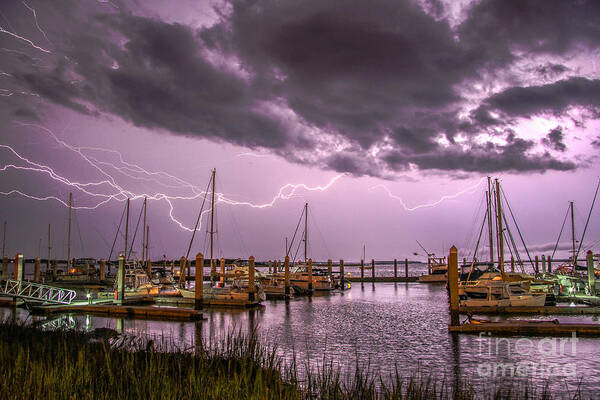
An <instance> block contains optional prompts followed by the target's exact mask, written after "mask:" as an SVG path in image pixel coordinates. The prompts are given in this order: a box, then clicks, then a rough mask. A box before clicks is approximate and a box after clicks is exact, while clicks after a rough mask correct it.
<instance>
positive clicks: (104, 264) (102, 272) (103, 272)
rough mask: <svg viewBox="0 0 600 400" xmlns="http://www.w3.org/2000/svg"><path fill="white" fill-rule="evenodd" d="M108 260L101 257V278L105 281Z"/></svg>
mask: <svg viewBox="0 0 600 400" xmlns="http://www.w3.org/2000/svg"><path fill="white" fill-rule="evenodd" d="M105 271H106V261H105V260H104V258H101V259H100V280H101V281H103V280H104V279H106V272H105Z"/></svg>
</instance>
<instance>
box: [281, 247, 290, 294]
mask: <svg viewBox="0 0 600 400" xmlns="http://www.w3.org/2000/svg"><path fill="white" fill-rule="evenodd" d="M283 267H284V285H285V296H286V298H287V297H288V296H289V295H290V258H289V257H288V256H285V262H284V264H283Z"/></svg>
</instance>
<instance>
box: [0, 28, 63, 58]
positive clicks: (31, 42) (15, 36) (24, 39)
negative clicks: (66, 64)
mask: <svg viewBox="0 0 600 400" xmlns="http://www.w3.org/2000/svg"><path fill="white" fill-rule="evenodd" d="M0 33H6V34H7V35H10V36H12V37H14V38H15V39H19V40H22V41H24V42H26V43H28V44H29V45H30V46H31V47H33V48H34V49H36V50H39V51H42V52H44V53H46V54H52V52H51V51H50V50H48V49H44V48H43V47H40V46H38V45H37V44H35V43H33V41H32V40H30V39H27V38H25V37H23V36H20V35H17V34H16V33H13V32H11V31H7V30H6V29H4V28H3V27H2V26H0Z"/></svg>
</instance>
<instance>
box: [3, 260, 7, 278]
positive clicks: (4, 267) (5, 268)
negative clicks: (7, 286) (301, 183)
mask: <svg viewBox="0 0 600 400" xmlns="http://www.w3.org/2000/svg"><path fill="white" fill-rule="evenodd" d="M7 276H8V257H7V256H6V255H5V256H3V257H2V279H6V277H7Z"/></svg>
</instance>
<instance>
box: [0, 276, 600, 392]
mask: <svg viewBox="0 0 600 400" xmlns="http://www.w3.org/2000/svg"><path fill="white" fill-rule="evenodd" d="M399 269H400V268H399ZM402 272H404V271H403V270H402ZM353 274H354V273H353ZM447 304H448V298H447V293H446V289H445V287H444V286H435V285H426V284H419V283H398V284H394V283H378V284H375V285H374V284H371V283H365V284H364V285H361V284H360V283H354V284H353V285H352V288H351V289H350V290H347V291H345V292H343V293H342V292H337V293H333V294H330V295H322V296H319V295H318V296H314V297H312V298H308V297H302V298H297V299H293V300H291V301H289V302H285V301H281V300H280V301H275V300H272V301H271V300H270V301H266V302H265V303H264V307H263V308H262V309H259V310H254V311H249V310H244V311H231V310H210V309H207V310H205V313H204V315H205V318H206V320H205V321H203V322H198V323H194V322H189V323H187V322H186V323H180V322H156V321H143V320H117V319H112V318H103V317H95V316H87V317H86V316H71V317H70V318H69V319H63V320H64V321H71V323H72V322H73V321H74V322H75V323H76V324H77V326H79V327H81V328H83V329H93V328H96V327H110V328H113V329H117V330H120V331H121V330H122V331H124V332H127V333H133V334H136V335H165V336H166V337H168V338H170V339H172V340H173V341H174V342H175V343H177V344H179V345H181V347H186V346H192V345H193V343H194V338H195V337H198V335H202V336H203V337H204V338H205V339H207V340H208V339H210V338H219V337H222V336H224V335H226V334H227V333H228V332H231V330H232V329H236V330H238V329H240V330H242V331H244V332H248V330H249V329H250V328H255V329H256V332H257V333H258V335H259V337H260V338H261V341H263V342H264V343H265V344H267V345H276V346H277V349H278V351H279V353H280V354H281V355H282V356H284V357H286V358H291V356H292V354H296V357H297V360H298V361H300V362H304V361H305V360H310V361H311V363H312V365H313V366H315V365H319V363H320V362H322V360H323V358H324V357H325V358H326V359H327V360H331V361H333V362H334V363H335V364H336V365H338V366H340V367H341V368H342V369H348V368H351V367H353V366H354V365H355V363H356V362H357V361H358V362H359V363H360V364H362V365H363V366H365V367H366V366H367V365H368V366H370V368H371V369H372V370H378V371H381V372H383V373H384V374H387V373H391V372H392V371H393V370H394V368H395V366H398V369H399V371H400V373H402V374H404V375H406V376H410V375H411V374H413V373H414V372H415V371H416V370H417V369H419V370H420V371H421V372H423V373H426V374H430V373H431V374H433V375H435V376H444V377H445V379H446V380H447V381H453V380H454V379H457V378H461V377H462V378H468V380H470V381H473V382H474V383H475V384H476V385H478V386H489V384H492V383H494V384H498V383H499V382H502V381H506V379H502V378H501V377H496V378H494V377H493V376H491V377H488V376H487V375H493V372H492V371H493V370H494V368H496V372H497V375H499V374H501V372H502V368H504V367H506V366H510V365H515V366H519V365H520V366H521V367H523V366H525V367H526V368H528V369H527V370H524V369H521V371H525V372H526V373H525V375H526V377H527V379H531V380H532V381H533V382H534V383H540V382H546V380H547V378H546V377H545V376H544V374H548V372H550V373H549V375H551V376H550V377H549V379H550V381H549V382H550V383H551V385H552V388H553V390H554V392H555V393H559V392H560V393H565V394H566V393H567V392H568V391H572V390H574V389H575V388H576V386H577V385H578V384H579V383H580V384H581V388H582V389H583V390H584V393H587V394H588V396H592V397H594V393H596V392H598V393H600V376H598V371H599V370H600V361H599V360H600V339H591V338H578V341H577V343H576V346H575V347H573V346H572V343H571V342H570V341H568V342H567V341H565V339H563V345H562V348H561V344H560V338H557V339H553V338H533V337H532V338H519V337H510V338H495V337H491V338H490V337H483V338H480V337H478V336H469V335H461V336H455V337H453V336H452V335H450V334H449V333H448V321H449V312H448V306H447ZM18 312H19V313H20V314H19V316H20V317H21V318H25V315H26V312H25V311H21V310H20V311H18ZM4 313H5V314H6V313H9V311H8V309H4ZM527 318H531V317H527ZM539 318H540V319H553V318H555V317H552V316H547V317H539ZM557 318H560V319H561V320H563V321H586V322H596V323H598V321H597V320H595V319H594V318H591V317H587V318H579V317H557ZM554 346H555V347H556V348H554ZM519 363H520V364H519ZM525 363H527V364H525ZM532 363H534V364H532ZM488 367H489V368H488ZM498 368H500V369H498ZM534 368H535V369H534ZM540 368H542V370H540ZM544 368H545V369H544ZM548 368H551V370H548ZM554 375H557V376H554ZM552 376H554V377H552Z"/></svg>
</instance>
